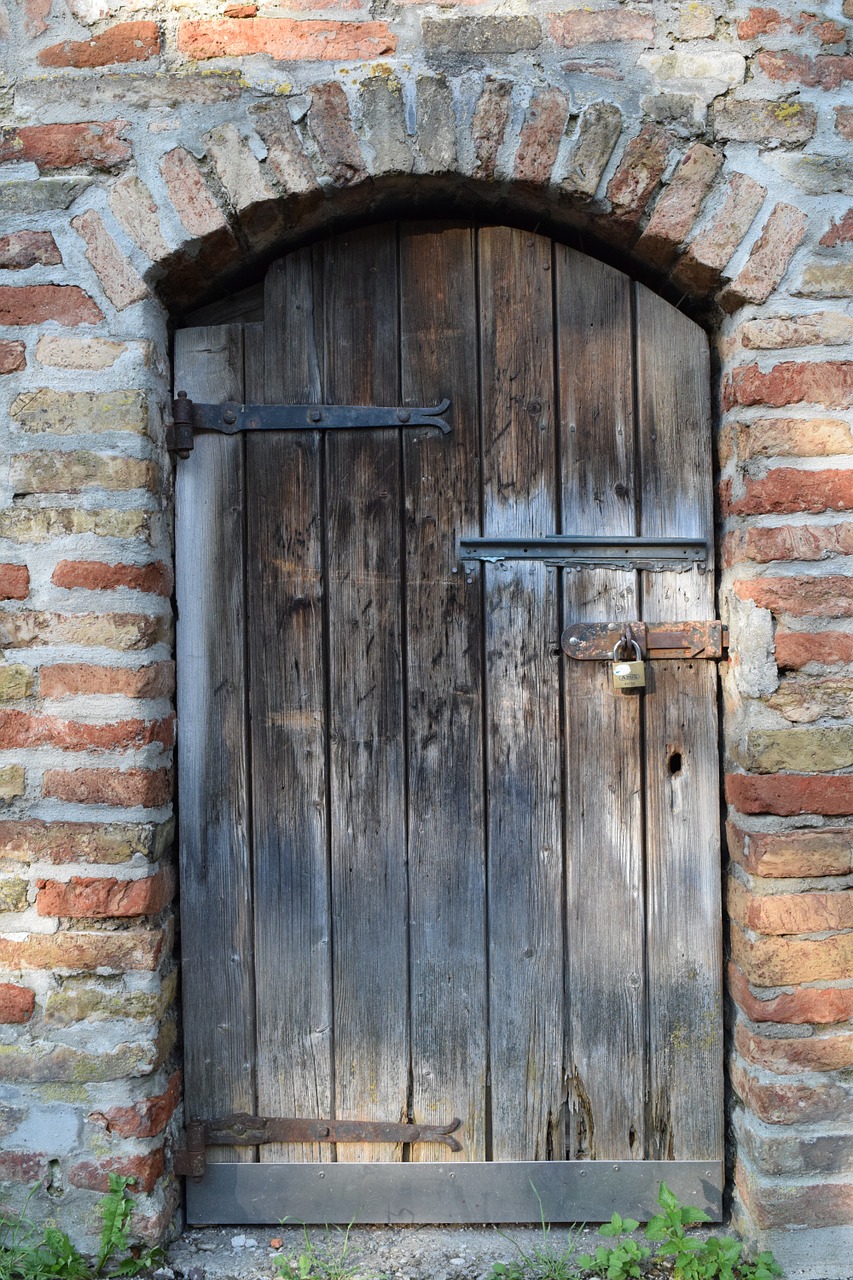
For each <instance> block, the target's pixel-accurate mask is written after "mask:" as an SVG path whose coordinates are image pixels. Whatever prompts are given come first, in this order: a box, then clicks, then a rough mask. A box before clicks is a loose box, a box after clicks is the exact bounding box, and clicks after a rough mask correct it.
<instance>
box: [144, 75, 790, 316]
mask: <svg viewBox="0 0 853 1280" xmlns="http://www.w3.org/2000/svg"><path fill="white" fill-rule="evenodd" d="M617 98H618V95H616V94H614V95H613V99H614V100H604V99H602V100H600V101H595V102H592V103H590V104H589V105H587V106H585V107H584V108H583V109H582V110H581V111H580V112H578V113H575V112H574V111H573V109H572V106H571V103H570V101H569V98H568V96H567V94H566V93H564V91H563V90H562V89H560V88H558V87H556V86H554V85H549V84H546V83H542V84H538V85H537V84H534V85H533V86H532V87H531V86H518V85H515V84H514V83H513V82H511V81H509V80H501V79H499V78H496V77H492V76H489V75H486V74H484V73H483V74H480V75H478V76H473V77H472V74H471V73H469V74H468V75H467V76H465V77H463V78H460V79H458V80H453V79H448V78H445V77H444V76H441V75H423V76H420V77H417V78H415V79H412V80H411V81H409V82H407V83H405V84H403V83H402V82H401V81H399V80H397V79H396V77H394V76H392V75H387V74H374V75H371V76H368V77H367V78H365V79H363V80H361V81H360V82H358V83H355V84H352V85H348V86H347V88H346V89H345V88H344V87H343V86H342V84H341V83H339V82H338V81H337V80H330V81H326V82H323V83H318V84H315V85H313V86H311V87H310V88H309V89H307V90H306V91H305V92H302V93H299V94H294V95H292V96H290V97H287V98H285V97H277V98H273V99H253V100H251V101H248V100H247V101H246V103H245V104H244V109H242V110H241V112H232V114H231V118H230V120H229V121H228V122H226V123H222V124H219V125H214V126H213V127H212V128H210V129H208V130H203V129H200V130H199V131H198V134H197V136H193V137H191V138H184V139H183V140H182V142H181V144H180V145H175V144H174V142H172V144H171V145H169V144H165V147H166V149H164V151H163V152H162V153H161V154H160V156H159V157H158V158H157V161H156V164H155V165H154V166H151V167H150V169H149V173H153V174H154V175H155V177H154V180H153V181H152V182H151V188H150V190H149V188H148V187H146V186H145V185H143V183H142V182H141V181H140V180H139V179H137V178H131V179H127V178H126V179H123V180H122V182H123V184H124V187H123V206H124V207H123V217H122V216H120V215H119V216H120V220H121V221H122V222H123V225H124V227H125V229H126V230H127V232H128V234H130V235H131V237H132V238H133V239H135V240H136V242H137V244H138V245H139V246H140V248H141V249H142V251H143V253H144V254H145V256H146V257H147V259H148V265H147V267H146V266H145V265H143V269H142V274H143V275H144V276H145V278H146V279H147V280H148V281H149V283H151V284H152V285H154V286H155V287H156V289H157V291H158V293H159V295H160V297H161V298H162V300H163V301H164V303H165V304H166V305H167V306H168V307H169V308H170V309H171V310H172V311H173V313H175V314H180V313H181V312H182V311H185V310H187V309H189V308H190V307H192V306H195V305H197V304H198V302H199V301H200V300H202V299H204V298H205V297H208V296H212V295H213V294H214V293H221V292H222V291H224V290H225V289H227V288H228V287H230V286H231V285H232V283H233V282H234V281H235V280H236V279H238V278H243V279H245V278H246V276H247V273H251V272H253V271H254V272H256V273H258V274H259V273H260V272H261V271H262V269H263V266H264V264H265V263H266V262H267V261H269V260H270V259H271V258H272V257H274V256H275V255H276V254H277V253H280V252H281V251H282V250H283V249H285V248H287V247H288V246H289V245H291V244H295V243H297V242H299V241H302V240H304V239H306V238H308V237H310V236H314V235H317V234H322V232H323V230H324V229H327V228H331V227H333V226H335V225H341V224H343V223H345V222H348V221H349V222H354V221H363V220H367V219H375V218H380V217H384V216H400V215H401V214H406V213H411V214H413V215H415V216H417V215H418V214H428V215H429V216H436V215H438V216H477V217H500V220H501V221H504V222H506V221H510V222H518V223H526V224H529V225H531V226H532V225H539V226H542V227H543V229H544V228H545V227H548V228H549V229H550V230H551V231H552V232H553V233H554V234H557V235H559V236H561V237H563V238H567V239H568V240H569V241H571V242H576V243H578V244H579V246H580V247H582V248H583V249H584V250H585V251H587V252H591V253H593V254H594V255H595V256H599V257H604V258H606V259H609V260H612V261H613V262H614V264H615V265H617V266H619V267H621V268H622V269H624V270H628V271H630V272H631V273H632V274H634V275H637V276H638V277H639V278H641V279H643V280H644V281H645V282H646V283H649V284H650V285H651V286H652V287H654V288H655V289H656V290H657V291H659V292H662V293H664V294H665V295H667V296H669V297H670V298H671V300H673V301H679V300H681V299H686V300H687V301H688V302H689V303H692V304H694V305H698V306H700V307H702V306H704V307H707V306H708V305H710V304H712V303H713V302H715V301H716V302H717V303H718V304H719V305H721V306H722V307H723V309H724V310H728V311H731V310H734V309H736V308H737V307H738V306H740V305H742V304H743V303H745V302H762V301H764V299H765V298H766V297H767V296H768V295H769V294H770V292H771V291H772V289H773V288H774V287H775V285H776V284H777V283H778V281H779V279H780V278H781V275H782V274H783V273H784V270H785V269H786V268H787V264H788V261H789V260H790V255H791V253H793V251H794V249H795V248H796V247H797V245H798V244H799V242H800V240H801V239H802V237H803V234H804V230H805V215H803V214H802V213H801V212H800V211H799V210H792V209H791V208H789V207H788V206H780V205H776V206H775V207H773V208H765V205H766V204H769V202H768V199H767V192H766V190H765V189H764V188H763V187H762V186H761V185H760V184H759V183H758V182H756V181H755V180H754V179H753V178H751V177H749V176H748V175H746V174H742V173H738V172H735V171H732V170H730V169H729V168H728V166H727V165H726V164H725V162H724V157H723V154H722V152H721V151H720V150H719V149H717V147H716V146H715V145H714V144H713V142H712V141H711V140H710V139H703V138H701V137H700V138H699V139H697V138H695V137H694V138H685V137H682V136H679V135H678V133H677V132H676V131H674V130H670V129H667V128H665V127H663V126H662V125H659V124H656V123H654V122H650V121H648V120H647V121H646V122H645V123H642V124H640V125H637V124H631V123H629V120H630V119H631V117H630V116H629V114H628V108H627V106H626V105H625V104H621V103H620V102H619V101H618V100H616V99H617ZM235 121H237V122H236V123H235ZM149 181H150V179H149ZM145 203H150V205H151V206H152V207H156V208H158V209H159V210H160V213H161V224H162V225H163V226H166V227H168V229H169V232H170V233H171V234H170V235H169V236H163V235H157V236H151V235H148V236H146V235H145V234H144V231H142V230H141V227H142V221H141V220H140V219H139V218H137V217H135V216H134V204H136V205H140V204H145ZM792 217H793V239H794V243H793V245H792V246H791V247H790V249H789V252H788V254H787V256H785V255H784V254H782V253H780V252H779V246H778V236H779V232H780V231H781V229H782V225H783V224H784V226H785V228H786V230H787V235H788V239H789V240H790V239H791V234H792V221H791V220H792ZM756 229H758V230H759V232H760V234H759V236H758V239H757V240H756V241H755V243H754V245H753V247H752V249H751V251H750V253H749V255H748V256H747V258H746V262H745V264H744V263H742V262H741V261H740V260H741V259H742V258H743V254H742V253H741V254H738V249H739V247H740V246H741V245H742V244H743V243H744V241H745V240H746V237H747V236H749V235H750V234H752V235H753V236H754V235H755V232H756ZM733 259H734V260H735V261H736V262H738V263H739V270H738V273H737V274H736V276H735V277H734V278H733V279H732V278H731V276H730V275H729V274H727V268H728V266H729V263H730V262H731V261H732V260H733Z"/></svg>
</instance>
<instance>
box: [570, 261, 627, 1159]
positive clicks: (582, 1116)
mask: <svg viewBox="0 0 853 1280" xmlns="http://www.w3.org/2000/svg"><path fill="white" fill-rule="evenodd" d="M555 270H556V299H557V308H556V321H557V344H558V346H557V350H558V386H559V390H560V424H561V449H560V457H561V470H562V477H561V479H562V495H563V498H562V521H563V531H564V532H566V533H573V534H575V533H576V534H620V535H623V536H630V535H633V534H635V533H636V532H637V529H636V515H635V503H636V467H635V458H634V414H633V342H632V333H631V284H630V281H629V280H628V279H627V277H626V276H624V275H622V274H621V273H620V272H617V271H614V270H613V269H612V268H610V267H607V266H604V265H603V264H602V263H599V262H595V261H594V260H593V259H592V258H587V257H584V256H583V255H581V254H579V253H575V252H574V251H573V250H571V249H565V248H563V247H562V246H559V245H557V246H555ZM605 371H607V372H605ZM563 578H564V600H565V618H566V625H567V626H568V625H569V623H571V622H591V621H614V622H623V621H626V620H628V619H632V618H637V617H638V616H639V604H638V599H637V575H636V574H635V573H630V572H627V571H624V570H618V569H609V570H608V569H581V570H578V571H575V572H567V573H564V575H563ZM618 635H619V633H618V631H617V632H616V634H615V635H614V637H613V638H614V643H615V641H616V640H617V639H618ZM564 687H565V741H566V837H567V850H566V860H567V890H566V899H567V931H568V1002H569V1010H570V1019H569V1027H568V1038H569V1045H568V1052H567V1062H568V1064H569V1065H568V1070H569V1076H570V1085H571V1090H570V1119H569V1126H568V1139H569V1145H568V1155H569V1156H570V1158H572V1159H579V1158H584V1157H585V1158H588V1159H599V1160H617V1159H618V1160H630V1159H635V1160H636V1159H642V1157H643V1150H644V1130H645V1114H644V1113H645V1085H646V1080H645V1067H646V1054H645V961H644V955H643V951H644V933H645V920H644V903H643V820H642V803H641V802H642V785H641V773H640V755H641V749H642V741H641V722H640V714H641V705H642V704H641V700H640V696H639V695H635V694H631V695H627V696H626V695H621V694H617V693H615V692H614V691H613V688H612V683H611V676H610V667H609V664H607V663H598V662H595V663H593V662H572V660H571V659H570V658H567V659H566V660H565V667H564ZM617 1082H618V1085H617Z"/></svg>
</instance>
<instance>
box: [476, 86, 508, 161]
mask: <svg viewBox="0 0 853 1280" xmlns="http://www.w3.org/2000/svg"><path fill="white" fill-rule="evenodd" d="M511 96H512V81H511V80H495V79H493V78H492V77H491V76H487V77H486V82H485V84H484V85H483V90H482V93H481V94H480V96H479V98H478V99H477V106H476V108H475V109H474V118H473V120H472V121H471V141H472V142H473V143H474V154H475V155H476V158H477V159H476V169H475V172H476V174H477V176H478V177H481V178H493V177H494V176H495V166H496V165H497V162H498V152H499V150H500V147H501V143H502V142H503V140H504V134H505V133H506V127H507V124H508V123H509V108H510V99H511Z"/></svg>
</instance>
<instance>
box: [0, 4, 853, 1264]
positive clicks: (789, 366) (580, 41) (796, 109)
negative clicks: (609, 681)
mask: <svg viewBox="0 0 853 1280" xmlns="http://www.w3.org/2000/svg"><path fill="white" fill-rule="evenodd" d="M0 19H2V21H0V34H3V35H5V36H6V37H7V39H6V44H5V50H6V78H5V87H4V88H3V89H2V90H0V93H2V98H3V103H4V108H5V123H4V126H3V127H2V129H0V210H2V211H3V223H4V226H3V228H2V234H0V374H2V375H3V376H2V377H0V450H2V454H3V469H2V472H0V475H2V485H3V491H2V504H0V507H2V509H0V562H2V563H0V596H2V599H3V604H2V613H0V636H2V646H3V650H4V662H3V665H2V666H0V700H2V708H0V803H2V805H3V813H2V817H0V858H2V862H0V871H2V878H0V913H2V914H0V965H2V968H3V971H4V973H3V977H2V985H0V1021H2V1024H3V1025H2V1027H0V1082H2V1083H1V1084H0V1089H2V1092H0V1100H2V1101H0V1135H2V1151H0V1178H2V1180H3V1182H4V1184H5V1185H4V1194H5V1195H6V1198H7V1200H8V1201H9V1202H10V1203H20V1202H21V1201H22V1199H23V1196H24V1193H25V1190H26V1188H27V1186H29V1185H32V1184H33V1183H34V1182H36V1181H38V1182H39V1183H40V1184H41V1190H40V1192H39V1193H38V1196H37V1197H36V1199H35V1200H34V1201H33V1202H32V1204H31V1211H33V1212H36V1213H41V1214H45V1215H46V1214H51V1215H53V1216H55V1217H57V1218H58V1219H59V1220H60V1221H62V1222H64V1223H65V1224H66V1225H72V1226H73V1228H74V1230H75V1233H76V1234H77V1236H78V1238H79V1237H85V1236H86V1232H87V1230H88V1231H90V1232H91V1231H92V1230H93V1229H95V1227H96V1223H95V1222H94V1219H93V1211H94V1205H95V1202H96V1200H97V1196H98V1192H99V1190H100V1189H102V1188H103V1187H104V1186H105V1185H106V1176H107V1173H108V1171H110V1170H115V1171H118V1172H122V1173H127V1174H132V1175H135V1176H136V1177H137V1178H138V1191H139V1202H138V1212H137V1215H136V1219H135V1229H136V1231H137V1232H138V1234H139V1235H140V1236H141V1237H143V1238H146V1239H149V1240H151V1239H156V1238H158V1237H159V1236H160V1235H161V1234H162V1233H163V1231H164V1230H166V1228H167V1227H168V1224H169V1222H170V1220H171V1219H172V1218H173V1214H174V1212H175V1209H176V1206H177V1203H178V1197H177V1191H176V1186H175V1183H174V1182H173V1180H172V1179H171V1178H170V1175H169V1173H168V1149H167V1142H166V1137H167V1134H168V1132H169V1125H170V1123H173V1120H172V1119H171V1117H172V1116H173V1113H174V1112H175V1108H176V1106H177V1105H178V1103H179V1096H180V1074H179V1056H178V1053H177V1051H176V1015H175V988H176V974H175V966H174V962H173V960H172V937H173V928H174V918H173V908H172V906H171V898H172V892H173V871H172V855H171V842H172V825H171V785H172V774H171V764H172V747H173V740H174V718H173V712H172V703H171V697H172V692H173V668H172V660H171V656H172V647H171V646H172V620H171V611H170V603H169V599H170V592H171V582H172V579H171V545H170V530H171V517H170V512H171V494H172V478H171V477H172V471H171V464H170V462H169V459H168V456H167V454H166V452H165V444H164V420H165V415H166V412H167V405H168V403H169V396H170V388H169V373H168V343H167V337H168V330H167V319H168V313H169V311H171V313H172V315H173V317H177V318H180V316H181V315H182V314H183V313H184V312H186V311H188V310H189V309H191V308H193V307H195V306H197V305H198V304H199V303H200V302H203V301H204V300H206V298H208V297H211V296H214V295H215V294H217V293H221V292H222V291H224V290H225V289H226V288H228V287H229V286H230V285H231V284H232V283H233V282H236V283H237V284H243V283H245V282H246V281H247V280H249V279H251V278H252V277H253V273H254V275H255V277H258V276H259V275H260V273H261V271H262V269H263V265H264V263H265V262H266V261H268V260H270V259H271V258H273V257H274V256H276V254H278V253H280V252H282V251H283V249H284V248H286V247H287V246H289V245H292V244H295V243H298V242H302V241H305V240H308V239H310V238H311V236H312V235H314V234H317V233H318V232H320V231H321V230H322V229H323V228H325V227H327V226H329V225H333V224H335V223H337V222H341V221H342V220H346V219H368V218H374V217H382V216H387V215H392V214H398V213H400V212H406V213H409V214H417V213H424V214H429V215H431V216H437V215H440V216H468V215H471V216H479V217H482V218H484V219H486V220H499V221H506V222H515V223H518V224H521V225H528V226H533V225H536V224H539V225H541V226H542V227H543V229H546V228H547V229H548V230H550V231H551V232H553V233H555V234H557V235H560V236H562V237H564V238H565V239H567V240H568V241H569V242H570V243H572V244H575V245H577V246H578V247H579V248H582V249H584V250H586V251H588V252H592V253H595V254H597V255H599V256H603V257H606V258H607V259H608V260H610V261H613V262H614V263H615V264H616V265H618V266H620V267H622V268H623V269H627V270H629V271H631V272H633V273H634V274H635V275H637V276H638V277H639V278H640V279H642V280H644V281H645V282H647V283H649V284H651V285H652V286H653V287H655V288H657V289H659V290H660V291H661V292H662V293H664V295H665V296H666V297H668V298H669V299H670V300H672V301H675V302H680V303H681V304H682V305H684V306H685V307H686V308H687V309H689V310H690V312H691V314H693V315H696V316H699V317H701V318H702V319H703V322H704V323H705V324H706V326H707V328H708V330H709V333H710V334H711V337H712V346H713V348H714V350H715V352H716V357H717V366H718V372H719V397H718V406H719V417H718V423H717V427H718V455H719V465H720V488H719V512H720V517H721V537H722V544H721V545H722V553H723V554H722V563H723V571H722V581H721V594H720V610H721V615H722V616H723V617H724V618H725V619H727V620H728V621H729V623H730V626H731V633H732V642H733V643H732V659H731V662H730V663H729V664H726V666H725V668H724V671H723V677H724V691H725V718H724V723H725V744H726V756H727V761H726V769H727V781H726V797H727V801H728V804H729V810H730V822H729V849H730V854H731V873H730V880H729V885H730V888H729V896H728V907H729V912H730V915H731V962H730V967H729V991H730V994H731V1006H730V1013H731V1023H732V1031H733V1037H732V1048H731V1070H730V1081H731V1099H732V1113H733V1126H732V1143H731V1152H732V1168H733V1182H734V1184H735V1186H736V1191H735V1205H734V1208H735V1213H736V1217H737V1220H738V1222H739V1223H740V1224H741V1225H742V1226H743V1227H744V1229H745V1230H747V1231H748V1232H751V1233H753V1234H755V1233H756V1232H758V1233H761V1232H763V1233H764V1235H765V1238H772V1240H773V1242H774V1243H775V1245H776V1247H777V1248H780V1240H781V1241H782V1242H783V1249H787V1250H788V1254H789V1255H790V1257H792V1258H794V1257H796V1256H801V1257H803V1258H805V1259H806V1260H807V1261H808V1260H811V1261H812V1262H813V1261H814V1259H815V1258H816V1257H818V1256H819V1242H820V1240H822V1239H823V1238H824V1234H822V1231H821V1229H834V1230H835V1231H836V1232H837V1231H841V1232H842V1233H843V1232H845V1231H846V1232H847V1236H846V1237H845V1238H848V1239H849V1240H853V1176H851V1175H853V1121H851V1118H850V1117H851V1114H853V1110H851V1101H853V1083H851V1072H850V1068H851V1067H853V1030H852V1029H851V1014H853V891H851V885H853V824H852V823H851V818H850V815H851V814H853V775H851V772H850V770H851V767H853V677H851V673H850V666H849V664H850V661H851V658H853V627H851V606H853V576H851V564H853V560H851V559H850V556H851V555H852V554H853V522H851V520H849V519H847V518H846V514H845V513H847V512H848V511H850V509H851V508H853V471H851V458H853V437H851V407H853V314H851V295H853V254H851V245H853V207H851V205H853V162H851V160H850V152H849V143H850V140H851V138H853V106H851V91H850V86H851V82H853V56H851V54H850V53H849V52H848V49H849V46H850V36H851V32H853V23H851V21H850V19H853V0H844V6H843V10H842V8H841V7H839V5H838V4H837V3H834V4H832V5H830V6H829V7H828V8H827V9H826V10H825V11H823V10H822V11H821V12H811V11H803V10H801V9H800V8H799V6H797V5H788V6H787V7H785V8H780V9H775V8H748V7H747V5H746V4H741V5H738V3H736V0H732V2H731V3H729V2H728V0H707V2H705V0H701V2H700V0H691V3H688V4H686V5H683V6H678V5H675V4H673V5H670V4H667V3H663V2H659V3H654V4H644V3H634V4H630V3H626V4H621V5H616V4H612V3H611V4H607V3H603V2H602V0H596V3H595V4H594V5H592V6H581V5H568V4H565V3H563V4H559V5H558V4H556V3H553V2H552V0H549V2H547V3H546V0H529V2H528V0H506V2H501V0H460V3H459V4H457V5H454V4H452V3H449V4H443V3H442V4H432V3H417V2H414V0H376V2H375V3H374V4H373V6H371V5H370V3H369V0H340V2H339V3H335V0H316V5H314V6H313V7H312V5H311V2H310V0H292V3H290V4H287V3H284V4H282V5H277V4H272V5H270V6H269V7H263V6H262V7H261V8H259V7H258V6H257V5H256V4H254V3H226V4H224V5H220V4H217V3H215V2H214V0H172V3H169V4H165V3H164V4H161V5H159V6H156V7H152V6H150V5H146V4H145V3H144V0H132V2H128V3H124V4H122V3H118V0H6V9H5V10H3V9H2V8H1V7H0ZM786 1228H803V1229H804V1230H799V1231H796V1232H790V1233H789V1235H788V1236H787V1237H784V1236H780V1235H778V1234H777V1229H782V1230H784V1229H786ZM829 1238H831V1239H832V1240H835V1241H837V1240H838V1239H839V1237H838V1235H837V1234H836V1235H834V1236H831V1237H829ZM785 1241H787V1243H785ZM798 1248H799V1255H798V1254H797V1249H798ZM843 1256H844V1252H843V1250H842V1251H841V1252H840V1253H839V1254H838V1257H839V1258H842V1257H843ZM839 1265H842V1266H843V1265H846V1264H843V1263H839ZM821 1274H823V1275H830V1274H832V1272H831V1270H830V1269H828V1267H824V1269H823V1270H822V1271H821ZM838 1274H842V1272H838Z"/></svg>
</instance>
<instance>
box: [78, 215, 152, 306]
mask: <svg viewBox="0 0 853 1280" xmlns="http://www.w3.org/2000/svg"><path fill="white" fill-rule="evenodd" d="M71 225H72V227H73V228H74V230H75V231H76V232H77V234H78V235H79V236H80V237H81V238H82V239H83V240H84V241H85V242H86V257H87V258H88V259H89V261H90V262H91V264H92V266H93V267H94V269H95V273H96V275H97V277H98V279H99V280H100V282H101V288H102V289H103V291H104V293H105V294H106V295H107V297H108V298H109V300H110V302H111V303H112V304H113V306H114V307H115V308H116V310H117V311H123V310H124V309H125V307H129V306H131V305H132V304H133V303H134V302H140V301H141V300H142V299H143V298H146V297H148V287H147V285H146V284H145V281H144V280H143V279H142V277H141V276H140V275H139V274H138V272H137V271H135V270H134V268H133V267H132V266H131V264H130V263H129V262H128V260H127V258H126V257H125V255H124V254H123V253H122V251H121V249H119V247H118V245H117V244H116V242H115V240H114V239H113V238H112V236H111V235H110V233H109V232H108V231H107V229H106V227H105V226H104V223H103V220H102V218H101V215H100V214H99V213H97V212H96V211H95V210H94V209H87V210H86V212H85V213H81V214H80V216H79V217H77V218H72V219H71Z"/></svg>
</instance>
